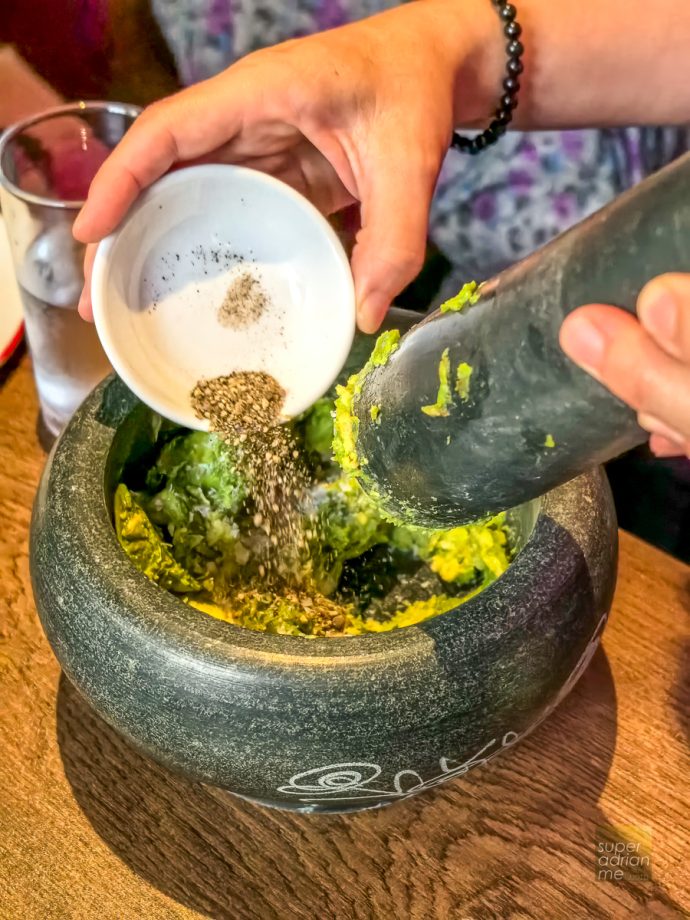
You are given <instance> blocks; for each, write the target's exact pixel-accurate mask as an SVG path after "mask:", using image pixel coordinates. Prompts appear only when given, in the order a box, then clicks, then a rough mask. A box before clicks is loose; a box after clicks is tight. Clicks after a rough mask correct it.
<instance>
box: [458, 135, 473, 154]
mask: <svg viewBox="0 0 690 920" xmlns="http://www.w3.org/2000/svg"><path fill="white" fill-rule="evenodd" d="M471 146H472V138H470V137H464V136H463V135H462V134H454V135H453V147H455V148H456V150H469V149H470V147H471Z"/></svg>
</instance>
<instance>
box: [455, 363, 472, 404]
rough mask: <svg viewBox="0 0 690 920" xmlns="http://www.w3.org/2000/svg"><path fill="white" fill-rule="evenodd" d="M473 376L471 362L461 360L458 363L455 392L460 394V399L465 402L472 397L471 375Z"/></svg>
mask: <svg viewBox="0 0 690 920" xmlns="http://www.w3.org/2000/svg"><path fill="white" fill-rule="evenodd" d="M471 376H472V368H471V367H470V365H469V364H465V362H464V361H463V362H461V363H460V364H458V369H457V371H456V372H455V392H456V393H457V394H458V396H459V397H460V399H462V400H463V402H467V400H468V399H469V398H470V377H471Z"/></svg>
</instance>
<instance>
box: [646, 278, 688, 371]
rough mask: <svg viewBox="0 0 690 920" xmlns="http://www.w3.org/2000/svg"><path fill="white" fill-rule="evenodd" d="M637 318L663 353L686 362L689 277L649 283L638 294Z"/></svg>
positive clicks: (664, 279) (657, 279)
mask: <svg viewBox="0 0 690 920" xmlns="http://www.w3.org/2000/svg"><path fill="white" fill-rule="evenodd" d="M637 315H638V317H639V318H640V322H641V323H642V325H643V326H644V328H645V329H646V330H647V331H648V332H649V333H650V334H651V336H652V338H653V339H654V340H655V341H656V342H657V343H658V344H659V345H661V347H662V348H663V349H664V351H666V352H668V354H670V355H673V356H674V357H676V358H682V359H684V360H685V361H688V362H690V275H682V274H667V275H660V276H659V277H658V278H654V279H653V280H652V281H650V282H649V283H648V284H647V285H645V287H644V288H643V289H642V292H641V293H640V296H639V299H638V301H637Z"/></svg>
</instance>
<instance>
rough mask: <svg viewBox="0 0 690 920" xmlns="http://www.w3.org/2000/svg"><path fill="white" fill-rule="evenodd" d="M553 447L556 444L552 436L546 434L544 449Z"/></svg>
mask: <svg viewBox="0 0 690 920" xmlns="http://www.w3.org/2000/svg"><path fill="white" fill-rule="evenodd" d="M555 446H556V442H555V441H554V439H553V435H552V434H547V435H546V437H545V438H544V447H555Z"/></svg>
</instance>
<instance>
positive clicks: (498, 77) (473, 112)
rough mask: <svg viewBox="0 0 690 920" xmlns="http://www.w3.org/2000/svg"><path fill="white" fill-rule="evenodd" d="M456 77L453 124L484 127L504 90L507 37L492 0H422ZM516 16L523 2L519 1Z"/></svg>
mask: <svg viewBox="0 0 690 920" xmlns="http://www.w3.org/2000/svg"><path fill="white" fill-rule="evenodd" d="M420 3H423V4H424V6H425V7H426V12H427V15H428V17H429V21H430V22H431V23H433V28H434V33H435V38H436V43H437V47H438V48H439V49H440V53H442V54H443V55H444V56H445V58H446V60H447V67H448V70H449V73H450V74H451V79H452V81H453V122H454V125H455V127H458V128H463V127H466V128H485V127H486V126H487V125H488V123H489V122H490V121H491V119H492V118H493V116H494V113H495V111H496V108H497V106H498V104H499V100H500V97H501V95H502V94H503V88H502V83H503V78H504V76H505V64H506V52H505V45H506V39H505V37H504V34H503V27H502V23H501V20H500V18H499V15H498V11H497V9H496V7H495V6H494V4H493V3H492V0H420ZM517 5H518V14H519V11H520V6H521V4H520V2H519V0H518V4H517Z"/></svg>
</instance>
